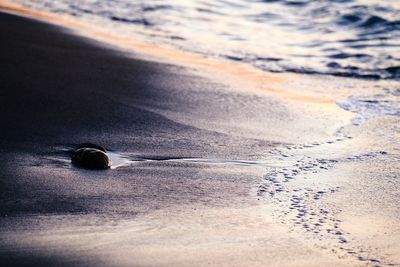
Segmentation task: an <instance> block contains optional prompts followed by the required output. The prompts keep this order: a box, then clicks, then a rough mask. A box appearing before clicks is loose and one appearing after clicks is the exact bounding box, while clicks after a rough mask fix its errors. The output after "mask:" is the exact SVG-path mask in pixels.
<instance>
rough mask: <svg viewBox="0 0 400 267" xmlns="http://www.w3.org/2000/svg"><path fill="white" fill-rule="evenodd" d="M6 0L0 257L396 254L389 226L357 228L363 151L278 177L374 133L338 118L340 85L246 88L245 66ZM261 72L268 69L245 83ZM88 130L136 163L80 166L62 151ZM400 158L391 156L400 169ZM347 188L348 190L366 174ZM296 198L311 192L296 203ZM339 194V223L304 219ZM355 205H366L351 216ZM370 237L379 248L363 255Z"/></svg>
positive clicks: (276, 260) (285, 261)
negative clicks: (335, 93) (216, 65)
mask: <svg viewBox="0 0 400 267" xmlns="http://www.w3.org/2000/svg"><path fill="white" fill-rule="evenodd" d="M0 16H1V21H2V22H3V23H1V24H0V35H1V39H2V40H6V41H3V42H1V44H0V46H1V51H2V52H1V53H0V60H1V64H0V67H1V76H0V83H1V86H2V90H1V91H0V110H1V113H0V123H1V125H3V127H2V129H1V131H0V150H1V155H0V172H1V173H0V176H1V177H2V179H1V192H0V193H1V195H0V203H1V204H0V205H1V206H0V215H1V221H0V224H1V227H0V228H1V230H0V235H1V236H0V259H1V261H2V262H6V264H7V266H44V265H46V266H204V265H211V266H338V265H339V266H356V265H363V264H372V263H374V262H375V261H374V260H376V261H379V262H382V263H385V262H387V263H392V262H395V261H396V260H397V259H398V255H397V253H396V252H395V251H396V250H394V251H393V243H394V240H389V239H386V238H385V236H380V239H379V238H377V239H379V240H380V241H379V242H380V243H379V242H378V245H377V247H375V248H373V249H370V250H368V249H367V248H364V245H365V244H367V245H368V246H369V245H370V241H368V240H364V241H363V240H362V239H357V237H359V236H361V237H363V233H358V234H357V231H354V230H351V229H350V228H351V226H354V225H361V224H363V223H365V222H367V223H368V222H370V221H373V219H371V218H369V217H368V216H366V215H368V209H365V208H362V207H361V208H360V209H359V210H358V211H359V212H358V215H360V214H361V215H365V216H364V217H361V216H357V215H354V214H352V212H354V211H356V210H357V209H353V208H352V205H348V204H346V203H351V201H353V202H354V203H356V204H354V205H355V206H357V203H359V201H360V200H357V199H354V198H351V199H350V200H349V199H346V197H348V195H347V194H346V192H347V191H346V190H345V189H344V190H340V188H341V186H343V184H346V183H349V181H353V177H354V174H353V173H351V172H349V169H350V170H351V166H352V164H361V163H359V162H353V161H351V162H350V161H349V162H345V161H343V162H340V164H342V165H340V164H336V165H335V166H325V165H324V164H323V163H318V164H320V165H321V164H322V165H321V166H323V167H327V168H328V167H329V168H340V169H339V170H336V171H335V172H334V173H341V174H342V176H341V177H342V178H343V177H346V175H347V178H346V179H345V178H343V179H341V180H340V179H339V180H335V179H333V180H329V179H326V180H324V181H323V182H322V183H320V181H319V180H318V179H319V178H320V176H319V177H318V178H315V179H313V178H310V177H309V176H308V177H307V178H309V180H307V181H303V180H301V181H300V180H299V179H300V178H296V180H295V181H294V182H293V183H290V184H289V183H286V182H288V181H289V180H288V181H286V182H285V183H284V182H283V181H277V180H276V181H271V180H270V178H271V177H274V175H275V174H276V175H283V176H284V177H286V176H285V175H287V176H290V175H292V176H293V173H295V172H292V171H293V170H295V168H297V167H294V164H295V163H296V160H297V162H298V164H300V165H301V164H303V165H304V166H306V164H308V163H309V162H312V159H311V157H314V158H317V159H319V158H320V155H321V154H323V153H325V154H327V152H329V154H330V155H331V156H332V155H334V158H335V159H336V158H337V157H338V155H340V157H342V158H346V156H347V157H348V156H349V155H348V154H351V153H353V151H349V150H346V149H344V150H343V149H342V147H346V146H347V144H348V143H346V142H350V141H351V142H354V140H356V141H355V144H356V145H355V147H357V148H359V150H360V151H361V150H362V149H361V148H363V146H362V144H365V143H366V142H369V141H370V140H371V139H373V138H374V134H373V133H372V132H373V130H371V136H368V134H367V133H366V132H362V134H361V135H357V136H361V137H360V138H354V135H350V134H349V133H348V132H346V131H344V130H343V132H341V133H339V134H338V132H337V129H338V128H339V127H340V125H343V124H344V123H345V122H348V121H350V118H353V117H354V114H352V113H350V112H347V111H344V110H342V109H340V108H339V107H337V105H336V103H335V101H336V100H332V97H331V96H330V95H329V93H326V96H324V98H323V100H324V101H322V100H321V93H319V92H318V90H317V92H313V94H314V96H315V97H314V98H310V97H308V98H304V99H300V98H299V97H293V96H296V94H295V93H293V94H292V95H291V94H290V93H288V91H285V88H286V89H287V88H290V87H291V86H292V84H291V83H290V82H285V83H283V84H281V85H279V86H278V87H279V90H269V91H268V90H267V91H266V92H261V91H260V90H243V87H242V86H243V85H246V82H243V83H236V82H234V81H233V80H232V82H221V79H214V80H213V79H209V78H207V77H209V76H210V75H209V74H204V75H202V74H201V73H200V74H194V73H195V72H194V71H193V70H192V69H189V68H187V67H184V66H182V65H175V64H166V63H160V62H156V61H154V60H146V59H145V57H144V56H141V57H140V58H141V59H139V58H138V57H135V56H134V55H133V54H131V53H128V52H122V51H121V50H117V49H112V48H110V47H109V46H108V45H107V46H106V45H104V44H102V43H100V42H98V41H95V40H93V39H89V38H83V37H81V36H80V37H78V36H76V35H74V34H73V33H72V32H71V31H70V30H67V29H65V28H60V27H58V26H54V25H50V24H46V23H43V22H39V21H36V20H32V19H28V18H24V17H18V16H15V15H10V14H6V13H1V14H0ZM305 81H307V79H306V78H305ZM266 82H268V80H263V83H266ZM347 82H348V81H347V80H345V81H344V82H343V83H344V84H347ZM254 83H260V80H256V81H255V80H253V81H251V82H250V83H249V84H248V87H253V85H254ZM271 83H272V80H271ZM321 84H323V83H319V85H321ZM239 87H240V88H239ZM278 87H277V88H278ZM328 89H329V88H328ZM328 89H327V90H326V92H329V90H328ZM287 90H289V89H287ZM277 91H278V92H279V93H278V94H277V93H276V92H277ZM282 92H284V93H282ZM289 92H290V91H289ZM307 94H308V93H307ZM342 95H345V94H342ZM316 99H319V100H318V101H317V100H316ZM376 123H378V124H379V125H395V124H396V121H390V122H380V121H378V122H376ZM385 123H386V124H385ZM368 127H370V128H371V129H374V127H373V126H371V125H369V126H368ZM391 131H392V132H396V131H397V130H396V129H391ZM356 133H357V132H356ZM349 136H352V138H351V139H350V138H349ZM332 140H333V141H332ZM357 140H358V142H357ZM87 141H90V142H93V143H98V144H101V145H104V146H105V147H106V148H107V149H109V150H112V151H114V152H116V153H119V154H120V155H123V156H124V157H125V158H127V159H128V160H129V164H127V165H126V166H122V167H120V168H116V169H111V170H108V171H102V172H98V171H86V170H82V169H78V168H75V167H73V166H71V164H70V161H69V158H68V154H67V153H66V151H67V150H68V149H70V148H73V147H75V146H76V145H78V144H79V143H82V142H87ZM341 141H343V142H342V143H341ZM307 144H310V146H307ZM331 144H333V148H332V146H331ZM335 144H336V145H335ZM352 144H353V143H352ZM325 147H329V148H326V149H325ZM377 147H379V149H372V150H373V151H374V152H376V157H380V155H387V153H389V154H390V153H397V152H396V149H393V150H392V151H390V142H389V143H384V144H383V143H379V142H377V143H376V144H375V148H377ZM387 148H388V149H387ZM307 149H309V150H311V152H309V151H308V150H307ZM321 151H322V152H321ZM363 151H364V150H363ZM368 151H369V150H368ZM361 152H362V151H361ZM380 152H385V153H381V154H379V153H380ZM305 155H307V156H308V157H309V158H310V160H309V161H307V160H305V159H304V158H305ZM374 155H375V154H374ZM298 157H300V158H301V159H300V160H299V158H298ZM376 157H372V156H371V157H366V159H365V161H368V160H373V159H375V158H376ZM138 158H140V159H143V158H146V159H152V160H149V161H136V159H138ZM393 158H395V157H393ZM158 159H163V160H162V161H159V160H158ZM194 159H195V160H194ZM385 160H387V161H388V162H386V163H382V162H384V161H385ZM365 161H363V162H365ZM387 164H391V165H392V166H393V164H396V161H395V160H394V159H391V158H387V157H386V158H382V159H381V160H380V161H379V162H376V161H373V164H372V165H374V166H377V165H379V166H381V167H379V168H382V166H386V165H387ZM320 165H318V166H317V165H316V166H317V167H318V168H319V167H320ZM370 165H371V164H370ZM349 166H350V167H349ZM314 167H315V166H314ZM314 167H310V168H314ZM364 167H365V166H364V165H363V166H358V167H357V168H360V169H363V168H364ZM346 168H347V172H346ZM371 168H372V167H371ZM374 168H375V169H377V167H374ZM288 170H290V171H291V174H290V175H289V174H288V173H285V172H286V171H288ZM279 171H281V172H280V173H277V172H279ZM397 171H398V168H396V167H393V169H392V170H388V172H389V173H391V174H392V175H394V176H396V173H398V172H397ZM274 172H275V174H274ZM298 172H299V173H300V174H299V177H302V176H301V175H303V174H302V173H301V171H298ZM315 173H316V172H314V174H313V175H322V174H320V173H317V174H315ZM368 173H369V174H370V173H371V172H368ZM325 175H326V176H327V177H329V175H331V177H332V172H329V175H327V174H325ZM294 176H295V175H294ZM294 176H293V177H294ZM333 176H334V175H333ZM367 176H368V175H365V176H363V177H367ZM277 177H278V176H277ZM276 179H278V178H276ZM279 179H280V178H279ZM310 179H311V180H310ZM365 179H366V178H365ZM365 179H364V180H365ZM361 180H362V179H361ZM368 181H370V180H368ZM384 181H386V180H384ZM362 182H363V181H361V183H362ZM271 185H273V186H271ZM367 185H368V186H370V187H371V188H374V185H373V184H371V185H369V184H368V183H367ZM381 185H382V183H381ZM383 185H385V184H383ZM396 186H398V185H396ZM300 187H301V188H302V190H303V189H304V188H309V189H310V191H309V194H310V196H314V195H313V194H319V193H318V192H321V190H322V191H323V192H324V193H321V194H320V195H321V198H322V195H325V196H326V198H323V200H322V202H318V203H317V204H316V203H315V202H312V203H309V204H307V201H308V198H307V197H306V196H308V195H306V193H302V191H301V190H300V191H299V189H298V188H300ZM321 188H322V189H321ZM347 188H348V189H349V188H350V189H349V192H350V193H351V192H352V190H355V188H357V187H356V186H354V185H351V186H349V187H347ZM335 190H336V191H338V194H344V196H342V197H337V194H336V195H334V194H333V193H334V192H335ZM385 190H386V191H385V192H387V191H389V192H392V193H393V194H394V196H391V197H390V200H387V201H393V200H398V197H397V198H396V192H399V191H398V189H397V187H396V188H390V189H385ZM282 191H283V193H282V194H279V192H282ZM295 192H297V193H295ZM328 192H329V193H328ZM330 193H332V195H330ZM275 194H277V195H276V196H275V197H274V198H271V196H274V195H275ZM295 194H297V195H298V196H295ZM377 194H378V193H377ZM386 195H387V194H386ZM389 195H390V194H389ZM361 196H364V197H365V198H367V199H368V196H369V195H368V194H364V195H363V194H361ZM298 198H300V199H301V201H303V202H304V203H305V204H304V205H297V206H296V205H294V206H291V205H292V204H293V202H296V201H297V200H295V199H298ZM311 199H313V197H311ZM299 201H300V200H299ZM387 201H384V202H383V203H381V204H380V205H382V206H387V205H386V203H387ZM340 202H343V203H340ZM332 203H333V204H332ZM335 205H338V206H340V208H339V209H340V210H342V211H344V212H342V213H340V214H341V215H340V216H342V217H343V218H345V217H346V216H347V215H348V216H349V218H347V219H346V220H344V219H343V220H344V223H339V221H340V218H339V217H340V216H339V215H336V214H334V215H332V216H330V217H328V216H325V217H324V216H322V215H321V216H320V217H318V216H314V217H313V218H307V217H306V216H303V221H301V220H300V221H299V222H300V223H299V224H297V221H295V220H294V222H293V220H292V218H291V216H292V215H296V214H297V215H298V213H299V214H301V210H304V209H307V212H308V213H312V211H313V210H321V209H326V208H325V207H335ZM380 207H381V206H379V205H378V206H376V207H374V208H373V209H369V210H379V209H380ZM392 208H393V209H394V210H390V211H388V212H382V213H383V214H381V215H380V218H383V222H380V223H377V224H376V228H373V229H379V228H380V227H382V224H383V225H384V227H386V228H387V229H389V230H388V232H389V234H391V235H392V236H398V235H399V232H397V231H398V227H396V226H395V225H396V222H398V221H399V218H398V217H396V216H390V214H393V213H395V212H397V211H398V208H397V207H392ZM346 210H347V212H346ZM292 211H295V212H297V213H296V214H293V213H292ZM332 211H334V209H332ZM327 212H328V210H327ZM329 212H330V210H329ZM300 217H302V216H300ZM389 217H390V218H389ZM354 218H359V219H362V218H364V220H362V222H354V223H351V224H350V226H349V225H346V222H348V221H350V222H352V219H354ZM320 219H322V220H325V221H328V222H327V223H326V224H324V226H323V227H325V228H326V229H325V228H323V227H322V228H321V227H320V228H321V229H322V230H321V229H320V228H318V229H320V232H318V233H316V235H313V233H310V231H308V230H307V229H309V228H310V227H303V226H304V223H311V222H313V220H317V221H318V220H320ZM389 221H390V222H391V224H389V223H388V222H389ZM298 225H299V227H298ZM325 225H326V226H325ZM388 227H389V228H388ZM339 228H340V230H342V228H343V229H344V230H343V231H345V230H346V231H347V232H349V233H350V232H352V233H356V234H355V235H353V237H354V239H355V241H354V243H356V242H360V243H361V245H357V248H355V247H351V246H350V247H349V245H348V243H351V242H350V238H352V237H348V236H346V237H345V238H346V241H345V242H342V241H343V240H342V239H340V238H341V237H340V236H337V235H333V237H332V235H326V234H325V232H326V231H327V229H339ZM357 229H358V230H359V229H360V228H359V227H357ZM377 231H378V230H377ZM313 232H316V230H315V231H314V230H313ZM364 236H365V235H364ZM331 237H332V238H331ZM330 238H331V239H332V240H331V239H330ZM367 239H368V238H367ZM318 240H320V241H318ZM321 240H322V241H321ZM379 244H381V245H379ZM346 246H348V247H346ZM385 247H386V249H385ZM388 247H389V248H388ZM357 249H358V250H357ZM363 251H364V252H366V253H370V254H368V255H370V256H365V259H362V260H360V259H359V256H360V255H361V256H363V255H364V254H363ZM371 251H373V252H371ZM347 252H349V253H347ZM350 252H351V253H350ZM371 253H373V255H378V256H377V257H375V256H373V257H372V254H371ZM382 254H383V255H382ZM363 257H364V256H363ZM378 257H379V258H378Z"/></svg>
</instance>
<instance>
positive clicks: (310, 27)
mask: <svg viewBox="0 0 400 267" xmlns="http://www.w3.org/2000/svg"><path fill="white" fill-rule="evenodd" d="M14 2H18V3H23V4H24V5H26V6H29V7H33V8H36V9H40V10H47V11H50V12H53V13H58V14H63V15H68V16H73V17H74V18H76V19H78V20H83V21H85V22H89V23H92V24H96V25H102V27H103V28H104V29H108V30H110V31H112V32H118V33H119V34H124V35H127V36H131V35H133V34H138V35H136V36H135V38H138V36H139V37H140V38H144V39H145V40H146V41H150V42H156V43H160V44H164V45H165V44H168V45H172V46H173V47H176V48H181V49H184V50H186V51H190V52H195V53H198V54H201V55H204V56H206V57H216V58H223V59H226V60H229V61H239V62H242V63H245V64H250V65H253V66H255V67H257V68H260V69H262V70H268V71H276V72H299V73H311V74H315V73H320V74H330V75H337V76H348V77H364V78H374V79H381V78H382V79H399V78H400V49H399V47H400V20H399V18H400V4H399V2H398V1H397V0H386V1H379V0H354V1H352V0H334V1H313V0H297V1H291V0H264V1H262V0H252V1H245V0H236V1H233V0H217V1H214V0H196V1H192V0H184V1H182V0H179V1H177V0H168V1H160V0H152V1H129V0H109V1H96V0H90V1H76V0H61V1H51V0H43V1H34V0H14Z"/></svg>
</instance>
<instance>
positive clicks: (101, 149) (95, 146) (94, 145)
mask: <svg viewBox="0 0 400 267" xmlns="http://www.w3.org/2000/svg"><path fill="white" fill-rule="evenodd" d="M79 148H95V149H98V150H100V151H103V152H104V153H106V152H107V151H106V149H105V148H104V147H102V146H99V145H96V144H92V143H83V144H80V145H79V146H78V149H79Z"/></svg>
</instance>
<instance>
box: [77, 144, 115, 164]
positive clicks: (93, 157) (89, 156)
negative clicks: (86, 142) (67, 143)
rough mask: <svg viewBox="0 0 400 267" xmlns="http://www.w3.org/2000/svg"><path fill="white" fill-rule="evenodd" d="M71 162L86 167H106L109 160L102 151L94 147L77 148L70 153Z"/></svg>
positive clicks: (109, 162)
mask: <svg viewBox="0 0 400 267" xmlns="http://www.w3.org/2000/svg"><path fill="white" fill-rule="evenodd" d="M71 159H72V163H74V164H76V165H78V166H80V167H82V168H86V169H108V168H110V167H111V160H110V158H109V157H108V156H107V154H106V153H105V152H104V151H101V150H99V149H96V148H90V147H85V148H79V149H77V150H75V151H74V152H73V153H72V157H71Z"/></svg>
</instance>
